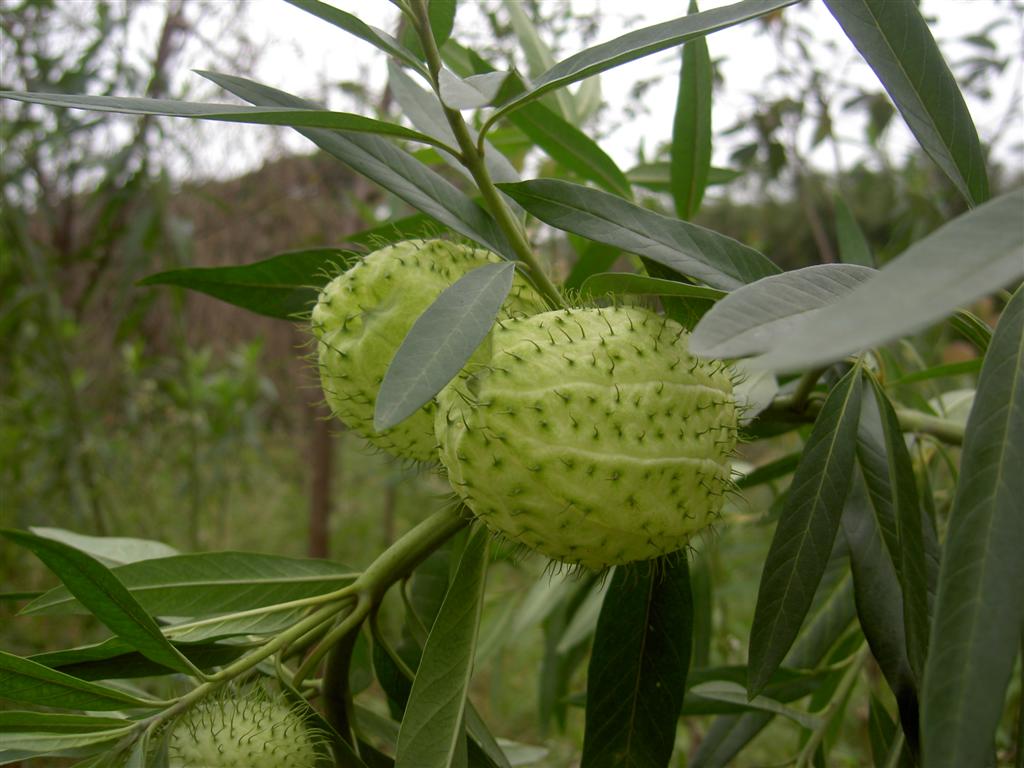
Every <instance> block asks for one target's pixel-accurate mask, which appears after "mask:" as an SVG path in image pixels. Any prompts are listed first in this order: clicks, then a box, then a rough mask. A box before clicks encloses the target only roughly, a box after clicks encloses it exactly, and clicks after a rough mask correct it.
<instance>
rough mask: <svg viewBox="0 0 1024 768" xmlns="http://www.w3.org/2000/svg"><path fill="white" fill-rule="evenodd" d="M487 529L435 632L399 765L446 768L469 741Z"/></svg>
mask: <svg viewBox="0 0 1024 768" xmlns="http://www.w3.org/2000/svg"><path fill="white" fill-rule="evenodd" d="M487 542H488V533H487V531H486V529H484V528H483V527H480V528H478V529H477V530H476V531H474V533H473V534H472V536H471V537H470V539H469V541H468V542H467V544H466V548H465V550H464V551H463V554H462V560H461V562H460V563H459V568H458V570H457V571H456V573H455V578H454V579H453V580H452V584H451V587H450V588H449V589H448V594H447V595H446V596H445V599H444V603H443V604H442V605H441V611H440V612H439V613H438V615H437V620H436V621H435V622H434V626H433V627H432V628H431V630H430V635H429V637H428V638H427V644H426V646H425V647H424V649H423V657H422V658H421V660H420V664H419V667H418V668H417V670H416V678H415V680H413V684H412V690H411V692H410V693H409V703H408V705H407V706H406V710H405V716H404V717H403V718H402V726H401V729H400V730H399V732H398V745H397V749H396V756H395V766H396V768H426V766H436V767H437V768H447V767H448V766H450V765H452V761H453V759H454V758H455V754H456V751H457V746H458V743H459V742H460V741H463V742H464V736H463V734H464V729H465V726H464V720H465V714H466V690H467V688H468V686H469V680H470V676H471V674H472V668H473V656H474V653H475V649H476V639H477V630H478V628H479V623H480V611H481V608H482V606H483V593H484V581H485V574H486V566H487Z"/></svg>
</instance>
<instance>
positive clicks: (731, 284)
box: [499, 179, 779, 290]
mask: <svg viewBox="0 0 1024 768" xmlns="http://www.w3.org/2000/svg"><path fill="white" fill-rule="evenodd" d="M499 186H500V187H501V189H502V191H503V192H505V193H506V194H508V195H509V196H510V197H512V199H513V200H515V201H516V202H518V203H519V204H520V205H522V206H523V208H525V209H526V210H527V211H529V212H530V213H531V214H533V215H534V216H536V217H537V218H538V219H540V220H541V221H544V222H546V223H548V224H550V225H551V226H553V227H558V228H559V229H563V230H566V231H568V232H573V233H575V234H577V235H582V236H584V237H589V238H590V239H592V240H596V241H598V242H601V243H606V244H608V245H614V246H617V247H619V248H622V249H623V250H625V251H629V252H631V253H636V254H639V255H640V256H645V257H647V258H649V259H651V260H652V261H655V262H658V263H659V264H662V265H664V266H666V267H669V268H671V269H674V270H676V271H677V272H680V273H682V274H685V275H690V276H692V277H694V278H697V279H698V280H701V281H702V282H705V283H707V284H708V285H710V286H712V287H714V288H721V289H723V290H732V289H733V288H738V287H739V286H741V285H743V284H744V283H748V282H753V281H754V280H757V279H758V278H762V277H766V276H768V275H773V274H776V273H778V272H779V268H778V267H776V266H775V265H774V264H772V262H771V261H769V260H768V259H767V258H766V257H765V256H764V255H762V254H761V253H759V252H757V251H755V250H754V249H753V248H748V247H747V246H745V245H743V244H741V243H738V242H737V241H735V240H733V239H732V238H730V237H726V236H725V235H720V234H718V233H717V232H713V231H712V230H710V229H704V228H703V227H698V226H697V225H696V224H690V223H688V222H685V221H679V220H677V219H673V218H670V217H668V216H662V215H661V214H659V213H655V212H654V211H649V210H647V209H646V208H642V207H640V206H638V205H634V204H633V203H630V202H627V201H626V200H623V199H622V198H619V197H616V196H615V195H610V194H608V193H607V192H600V191H598V190H596V189H588V188H587V187H583V186H580V185H579V184H571V183H569V182H565V181H556V180H554V179H536V180H534V181H524V182H521V183H519V184H501V185H499Z"/></svg>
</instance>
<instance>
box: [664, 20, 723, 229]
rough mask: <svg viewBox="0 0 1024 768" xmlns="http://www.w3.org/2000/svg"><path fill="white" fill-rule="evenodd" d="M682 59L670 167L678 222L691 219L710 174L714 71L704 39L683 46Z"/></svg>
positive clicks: (702, 196) (701, 197) (698, 205)
mask: <svg viewBox="0 0 1024 768" xmlns="http://www.w3.org/2000/svg"><path fill="white" fill-rule="evenodd" d="M689 12H690V13H691V14H694V13H697V3H696V2H695V0H691V1H690V8H689ZM682 60H683V64H682V71H681V72H680V73H679V94H678V95H677V96H676V114H675V119H674V121H673V123H672V152H671V160H670V162H669V168H670V180H671V187H672V200H673V202H674V203H675V207H676V215H677V216H678V217H679V218H681V219H692V218H693V215H694V214H695V213H696V212H697V210H698V209H699V208H700V203H701V200H702V199H703V198H704V189H705V187H707V183H708V174H709V173H710V171H711V92H712V85H713V81H714V78H713V75H714V72H713V69H712V66H711V56H710V55H709V54H708V41H707V39H706V38H703V37H701V38H697V39H696V40H691V41H690V42H688V43H686V44H685V45H684V46H683V56H682Z"/></svg>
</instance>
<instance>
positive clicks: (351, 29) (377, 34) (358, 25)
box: [286, 0, 427, 77]
mask: <svg viewBox="0 0 1024 768" xmlns="http://www.w3.org/2000/svg"><path fill="white" fill-rule="evenodd" d="M286 2H288V3H291V4H292V5H294V6H295V7H296V8H301V9H302V10H304V11H306V13H311V14H313V15H314V16H316V17H317V18H320V19H323V20H324V21H327V22H330V23H331V24H333V25H334V26H336V27H339V28H340V29H343V30H345V31H346V32H348V33H349V34H351V35H355V36H356V37H358V38H359V39H360V40H365V41H366V42H368V43H370V45H373V46H374V47H376V48H378V49H379V50H381V51H384V52H385V53H387V54H390V55H391V56H394V57H395V58H396V59H398V60H400V61H401V62H402V63H404V64H406V65H407V66H409V67H412V68H413V69H415V70H416V71H417V72H419V73H420V74H422V75H423V76H424V77H426V76H427V68H426V67H425V66H424V65H423V62H421V61H420V60H419V59H418V58H417V57H416V55H415V54H413V52H412V51H410V50H409V49H408V48H406V47H404V46H403V45H402V44H401V43H399V42H398V41H397V40H395V38H393V37H392V36H391V35H389V34H388V33H387V32H384V31H382V30H379V29H377V28H376V27H371V26H370V25H369V24H366V23H364V22H363V21H360V19H359V17H357V16H353V15H352V14H351V13H346V12H345V11H342V10H340V9H338V8H335V7H334V6H332V5H328V4H327V3H321V2H319V0H286Z"/></svg>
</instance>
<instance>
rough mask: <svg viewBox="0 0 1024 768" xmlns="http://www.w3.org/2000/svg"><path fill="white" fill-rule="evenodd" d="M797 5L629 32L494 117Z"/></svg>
mask: <svg viewBox="0 0 1024 768" xmlns="http://www.w3.org/2000/svg"><path fill="white" fill-rule="evenodd" d="M793 2H795V0H743V2H739V3H733V4H732V5H727V6H724V7H722V8H715V9H713V10H710V11H704V12H702V13H695V14H693V15H691V16H684V17H683V18H681V19H674V20H673V21H666V22H663V23H661V24H655V25H653V26H650V27H644V28H643V29H638V30H635V31H633V32H628V33H627V34H625V35H622V36H621V37H617V38H615V39H614V40H610V41H609V42H607V43H601V44H599V45H595V46H593V47H591V48H587V49H585V50H583V51H580V52H579V53H576V54H573V55H572V56H570V57H569V58H567V59H563V60H562V61H560V62H558V63H557V64H555V65H554V66H553V67H551V68H550V69H548V70H547V71H546V72H544V73H543V74H542V75H540V77H537V78H536V79H535V80H534V82H533V87H532V88H530V90H528V91H527V92H526V93H524V94H523V95H522V96H519V97H518V98H516V99H514V100H513V101H512V102H510V103H509V104H507V105H506V106H505V107H503V108H502V109H500V110H499V111H498V113H497V114H496V115H495V116H494V117H492V120H494V119H497V117H499V116H501V115H503V114H505V113H507V112H509V111H511V110H512V109H515V108H516V107H518V106H519V105H521V104H526V103H528V102H530V101H535V100H536V99H538V98H540V97H541V96H543V95H544V94H545V93H548V92H549V91H553V90H555V89H557V88H564V87H565V86H567V85H571V84H572V83H575V82H578V81H580V80H583V79H584V78H587V77H592V76H593V75H598V74H600V73H601V72H605V71H606V70H609V69H612V68H613V67H617V66H620V65H622V64H626V63H627V62H630V61H635V60H636V59H640V58H643V57H644V56H650V55H651V54H652V53H658V52H659V51H664V50H666V49H667V48H674V47H675V46H677V45H682V44H683V43H685V42H687V41H689V40H693V39H695V38H698V37H703V36H704V35H708V34H711V33H712V32H718V31H719V30H722V29H726V28H728V27H731V26H733V25H735V24H740V23H742V22H744V21H749V20H750V19H756V18H757V17H759V16H765V15H767V14H769V13H774V12H775V11H777V10H779V9H780V8H785V7H786V6H787V5H791V4H792V3H793Z"/></svg>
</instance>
